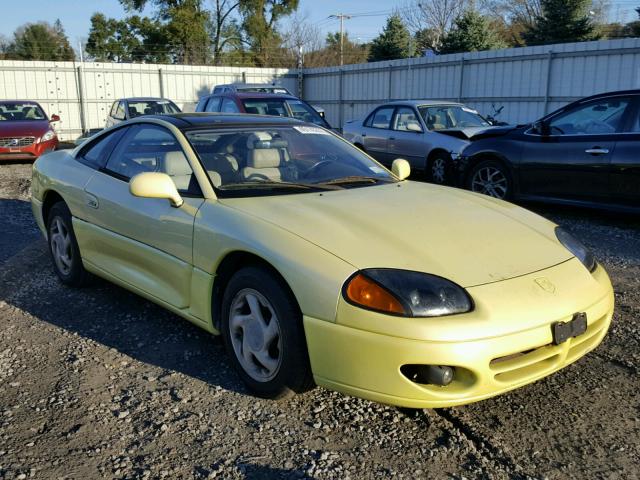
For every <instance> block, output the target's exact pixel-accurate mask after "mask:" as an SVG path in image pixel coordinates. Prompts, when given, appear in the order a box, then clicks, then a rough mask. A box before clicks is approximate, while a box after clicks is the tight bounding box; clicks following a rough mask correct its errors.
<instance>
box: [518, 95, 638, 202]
mask: <svg viewBox="0 0 640 480" xmlns="http://www.w3.org/2000/svg"><path fill="white" fill-rule="evenodd" d="M629 106H630V98H629V97H606V98H600V99H597V100H593V101H590V102H588V103H584V104H580V105H577V106H575V107H573V108H571V109H569V110H564V111H561V112H559V113H558V114H557V115H555V116H554V117H551V118H550V119H546V120H545V121H544V122H539V123H538V124H536V125H535V126H534V127H532V128H530V129H529V130H527V131H526V132H524V134H523V135H522V138H521V141H522V143H523V150H522V158H521V161H520V168H519V184H520V191H521V193H522V194H524V195H533V196H545V197H554V198H561V199H562V198H564V199H570V200H587V201H588V200H595V201H603V200H606V198H607V197H608V195H609V174H610V172H611V158H612V153H613V150H614V148H615V143H616V140H617V139H618V137H619V136H620V134H621V132H622V128H623V125H624V122H625V121H626V118H627V113H628V110H629Z"/></svg>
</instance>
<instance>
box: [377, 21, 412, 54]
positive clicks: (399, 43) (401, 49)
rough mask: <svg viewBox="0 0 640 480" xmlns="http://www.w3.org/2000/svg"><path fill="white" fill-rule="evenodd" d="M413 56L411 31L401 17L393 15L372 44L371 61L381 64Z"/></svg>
mask: <svg viewBox="0 0 640 480" xmlns="http://www.w3.org/2000/svg"><path fill="white" fill-rule="evenodd" d="M412 54H413V52H412V51H411V35H410V34H409V31H408V30H407V28H406V27H405V26H404V25H403V23H402V20H401V19H400V16H398V15H391V16H390V17H389V18H387V24H386V26H385V27H384V30H383V31H382V33H381V34H380V35H378V37H377V38H375V39H374V40H373V42H371V49H370V50H369V61H370V62H379V61H382V60H395V59H398V58H408V57H410V56H411V55H412Z"/></svg>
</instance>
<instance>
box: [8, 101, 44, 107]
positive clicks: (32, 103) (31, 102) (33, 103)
mask: <svg viewBox="0 0 640 480" xmlns="http://www.w3.org/2000/svg"><path fill="white" fill-rule="evenodd" d="M7 103H28V104H31V105H38V106H40V104H39V103H38V102H36V101H34V100H0V104H7Z"/></svg>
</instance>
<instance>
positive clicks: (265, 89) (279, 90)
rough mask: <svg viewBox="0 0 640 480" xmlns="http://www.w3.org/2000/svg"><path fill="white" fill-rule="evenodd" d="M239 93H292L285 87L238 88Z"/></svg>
mask: <svg viewBox="0 0 640 480" xmlns="http://www.w3.org/2000/svg"><path fill="white" fill-rule="evenodd" d="M236 90H237V91H238V92H260V93H284V94H285V95H289V94H290V92H289V90H287V89H286V88H284V87H271V86H266V87H236Z"/></svg>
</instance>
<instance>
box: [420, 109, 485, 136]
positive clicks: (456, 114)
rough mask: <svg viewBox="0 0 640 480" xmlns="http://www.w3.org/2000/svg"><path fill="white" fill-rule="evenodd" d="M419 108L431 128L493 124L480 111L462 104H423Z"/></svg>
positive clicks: (442, 128) (440, 128)
mask: <svg viewBox="0 0 640 480" xmlns="http://www.w3.org/2000/svg"><path fill="white" fill-rule="evenodd" d="M418 110H419V111H420V115H422V118H423V119H424V123H426V124H427V128H428V129H429V130H445V129H447V128H467V127H490V126H491V124H490V123H489V122H487V121H486V120H485V119H484V118H483V117H482V116H481V115H480V114H479V113H478V112H476V111H475V110H473V109H471V108H468V107H463V106H461V105H441V106H436V107H424V106H423V107H418Z"/></svg>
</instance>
